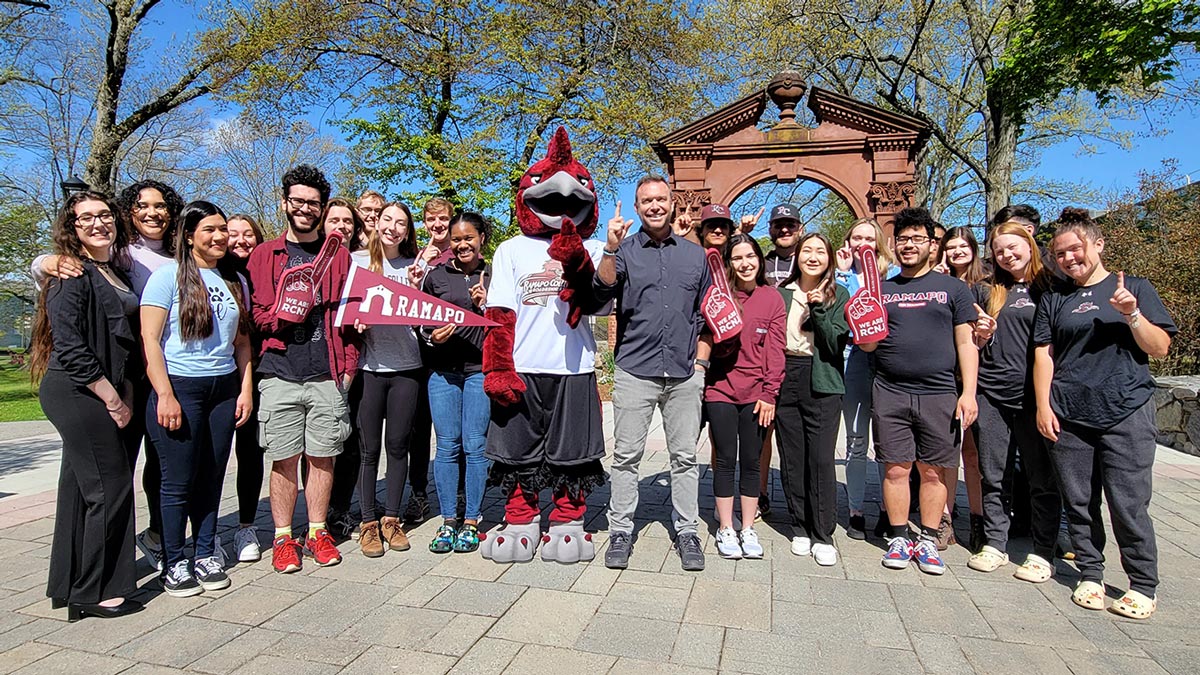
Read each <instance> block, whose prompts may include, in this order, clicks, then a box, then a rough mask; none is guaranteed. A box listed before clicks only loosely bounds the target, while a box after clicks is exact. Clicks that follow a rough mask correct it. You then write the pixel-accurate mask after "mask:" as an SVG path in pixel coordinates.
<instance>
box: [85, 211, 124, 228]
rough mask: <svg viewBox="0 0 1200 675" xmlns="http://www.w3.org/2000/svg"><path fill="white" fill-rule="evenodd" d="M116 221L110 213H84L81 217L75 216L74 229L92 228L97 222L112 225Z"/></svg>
mask: <svg viewBox="0 0 1200 675" xmlns="http://www.w3.org/2000/svg"><path fill="white" fill-rule="evenodd" d="M116 219H117V217H116V216H114V215H113V212H112V211H101V212H100V213H84V214H82V215H78V216H75V227H79V228H87V227H93V226H95V224H96V222H97V221H99V222H100V223H101V224H103V225H112V224H113V222H114V221H115V220H116Z"/></svg>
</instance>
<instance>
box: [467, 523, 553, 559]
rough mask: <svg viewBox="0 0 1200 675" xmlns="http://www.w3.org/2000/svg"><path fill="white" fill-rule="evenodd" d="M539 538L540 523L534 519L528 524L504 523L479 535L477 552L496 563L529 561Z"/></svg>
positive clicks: (540, 533)
mask: <svg viewBox="0 0 1200 675" xmlns="http://www.w3.org/2000/svg"><path fill="white" fill-rule="evenodd" d="M541 538H542V524H541V523H540V522H538V521H536V520H535V521H533V522H532V523H529V524H528V525H510V524H509V523H504V524H503V525H501V526H500V527H497V528H495V529H493V530H492V531H491V532H488V533H486V534H481V535H479V552H480V553H482V554H483V557H484V558H487V559H488V560H494V561H496V562H498V563H513V562H516V563H524V562H529V561H530V560H533V554H534V553H535V552H536V551H537V547H538V542H539V541H541Z"/></svg>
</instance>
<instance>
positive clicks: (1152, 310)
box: [1033, 274, 1178, 429]
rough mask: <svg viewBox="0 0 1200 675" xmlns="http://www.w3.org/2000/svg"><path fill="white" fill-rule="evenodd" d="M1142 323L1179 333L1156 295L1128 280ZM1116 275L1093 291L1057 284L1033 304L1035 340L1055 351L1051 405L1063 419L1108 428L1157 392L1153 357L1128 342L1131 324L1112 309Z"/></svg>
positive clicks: (1141, 283)
mask: <svg viewBox="0 0 1200 675" xmlns="http://www.w3.org/2000/svg"><path fill="white" fill-rule="evenodd" d="M1125 288H1126V289H1128V290H1129V292H1130V293H1133V295H1134V297H1136V298H1137V300H1138V303H1137V304H1138V309H1140V310H1142V318H1141V320H1142V321H1149V322H1150V323H1152V324H1154V325H1155V326H1158V327H1159V328H1162V329H1163V330H1165V331H1166V332H1167V334H1168V335H1171V336H1174V335H1175V333H1176V331H1177V330H1178V329H1177V328H1176V327H1175V322H1174V321H1172V320H1171V315H1170V314H1167V308H1166V307H1165V306H1163V303H1162V300H1161V299H1160V298H1159V297H1158V292H1157V291H1155V290H1154V287H1153V286H1151V285H1150V282H1149V281H1147V280H1145V279H1143V278H1141V277H1131V276H1129V275H1126V276H1125ZM1116 290H1117V275H1115V274H1109V275H1108V276H1107V277H1105V278H1104V279H1103V280H1102V281H1100V282H1098V283H1095V284H1092V285H1091V286H1082V287H1080V286H1067V285H1066V284H1061V285H1059V286H1058V287H1057V288H1055V289H1054V290H1052V291H1050V292H1048V293H1046V294H1045V295H1044V296H1043V297H1042V298H1041V301H1040V302H1039V303H1038V308H1037V315H1036V318H1035V319H1034V322H1033V342H1034V344H1037V345H1052V346H1053V348H1054V380H1053V382H1052V383H1051V386H1050V405H1051V407H1052V408H1054V412H1055V413H1057V414H1058V415H1059V416H1060V417H1062V418H1063V419H1066V420H1069V421H1071V422H1074V423H1076V424H1082V425H1084V426H1087V427H1092V428H1094V429H1109V428H1111V427H1113V426H1115V425H1116V424H1117V423H1118V422H1120V421H1121V420H1123V419H1125V418H1126V417H1129V416H1130V415H1131V414H1133V412H1134V411H1136V410H1137V409H1138V408H1140V407H1142V405H1144V404H1145V403H1146V401H1148V400H1150V397H1151V396H1153V395H1154V379H1153V378H1152V377H1151V376H1150V357H1149V356H1147V355H1146V352H1144V351H1142V348H1141V347H1139V346H1137V342H1136V341H1134V339H1133V329H1132V328H1130V327H1129V320H1128V319H1126V318H1125V317H1124V316H1122V315H1121V313H1120V312H1118V311H1117V310H1116V308H1115V307H1113V306H1112V303H1111V302H1109V301H1108V300H1109V298H1111V297H1112V296H1113V293H1115V292H1116Z"/></svg>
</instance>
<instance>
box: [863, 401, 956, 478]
mask: <svg viewBox="0 0 1200 675" xmlns="http://www.w3.org/2000/svg"><path fill="white" fill-rule="evenodd" d="M871 396H872V400H871V419H872V421H873V422H874V424H875V457H876V459H877V460H878V461H881V462H883V463H884V464H907V463H909V462H914V461H916V462H922V463H924V464H929V465H931V466H939V467H957V466H958V459H959V445H958V443H959V442H961V441H957V442H956V440H955V439H956V437H958V438H961V434H960V433H959V432H958V431H957V425H958V420H956V419H955V418H954V412H955V409H956V408H957V407H958V395H957V394H953V393H948V394H906V393H904V392H899V391H893V390H891V389H888V388H887V387H884V386H883V385H881V384H880V383H879V380H875V383H874V385H873V386H872V390H871Z"/></svg>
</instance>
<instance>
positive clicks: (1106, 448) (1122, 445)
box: [1050, 398, 1158, 597]
mask: <svg viewBox="0 0 1200 675" xmlns="http://www.w3.org/2000/svg"><path fill="white" fill-rule="evenodd" d="M1059 423H1060V424H1061V425H1062V431H1061V432H1059V434H1058V441H1057V442H1056V443H1055V444H1054V448H1053V449H1052V450H1051V451H1050V457H1051V459H1052V460H1053V461H1054V469H1055V472H1056V473H1057V474H1058V486H1059V489H1060V491H1061V492H1062V498H1063V504H1064V506H1065V507H1066V510H1067V531H1068V532H1069V533H1070V535H1071V546H1072V548H1074V549H1075V566H1076V567H1078V568H1079V573H1080V574H1081V575H1082V576H1083V579H1084V580H1085V581H1095V582H1100V581H1101V580H1102V579H1103V578H1104V553H1103V551H1104V543H1105V536H1104V516H1103V515H1102V514H1101V512H1100V494H1101V491H1102V490H1103V493H1104V499H1105V500H1106V501H1107V502H1108V514H1109V517H1110V518H1112V521H1113V522H1112V526H1113V534H1114V535H1115V536H1116V537H1117V547H1118V548H1119V549H1120V551H1121V567H1123V568H1124V569H1125V573H1126V574H1128V575H1129V588H1130V589H1132V590H1135V591H1137V592H1139V593H1142V594H1144V595H1148V596H1150V597H1154V590H1155V589H1156V588H1157V587H1158V544H1157V542H1156V541H1155V538H1154V524H1153V522H1152V521H1151V520H1150V496H1151V495H1152V494H1153V487H1152V485H1151V479H1152V474H1153V469H1154V452H1155V448H1156V442H1155V439H1156V437H1157V436H1158V430H1157V429H1156V427H1155V424H1154V399H1153V398H1151V399H1150V400H1149V401H1147V402H1146V404H1145V405H1143V406H1142V407H1141V408H1138V409H1137V410H1136V411H1135V412H1134V413H1133V414H1132V415H1130V416H1129V417H1126V418H1125V419H1123V420H1121V421H1120V422H1118V423H1117V424H1116V425H1115V426H1113V427H1110V428H1108V429H1104V430H1099V429H1091V428H1088V427H1082V426H1079V425H1076V424H1071V423H1070V422H1069V421H1068V420H1066V419H1064V418H1062V417H1060V418H1059Z"/></svg>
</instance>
